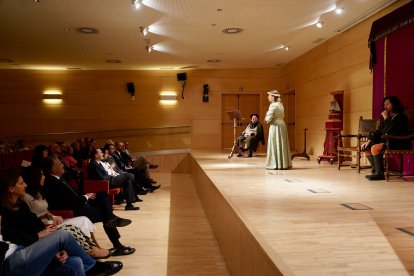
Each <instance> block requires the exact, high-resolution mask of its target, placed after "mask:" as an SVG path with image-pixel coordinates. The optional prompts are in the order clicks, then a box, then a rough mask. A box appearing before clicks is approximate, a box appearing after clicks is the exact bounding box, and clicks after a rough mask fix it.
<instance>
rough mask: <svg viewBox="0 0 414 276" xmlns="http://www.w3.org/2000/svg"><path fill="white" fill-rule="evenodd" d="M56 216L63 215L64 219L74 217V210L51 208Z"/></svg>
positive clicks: (51, 211)
mask: <svg viewBox="0 0 414 276" xmlns="http://www.w3.org/2000/svg"><path fill="white" fill-rule="evenodd" d="M49 212H50V213H52V214H53V215H55V216H61V217H62V218H64V219H67V218H73V217H74V215H73V211H72V210H49Z"/></svg>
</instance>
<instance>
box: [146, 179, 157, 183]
mask: <svg viewBox="0 0 414 276" xmlns="http://www.w3.org/2000/svg"><path fill="white" fill-rule="evenodd" d="M148 180H149V183H151V184H156V183H157V181H155V180H154V179H152V178H149V179H148Z"/></svg>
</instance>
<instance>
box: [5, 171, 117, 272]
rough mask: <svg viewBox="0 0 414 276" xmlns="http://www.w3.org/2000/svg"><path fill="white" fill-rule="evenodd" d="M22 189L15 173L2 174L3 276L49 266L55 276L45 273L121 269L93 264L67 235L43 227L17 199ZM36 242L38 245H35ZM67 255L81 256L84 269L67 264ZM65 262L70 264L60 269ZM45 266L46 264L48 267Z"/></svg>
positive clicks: (113, 270) (74, 263)
mask: <svg viewBox="0 0 414 276" xmlns="http://www.w3.org/2000/svg"><path fill="white" fill-rule="evenodd" d="M26 187H27V185H26V184H25V183H24V181H23V178H22V177H21V175H20V174H19V173H18V172H15V171H11V170H10V171H6V172H3V173H2V175H1V177H0V195H1V196H0V203H1V208H0V212H1V217H0V218H1V235H0V237H1V239H0V240H1V241H3V237H4V240H7V241H8V242H9V243H1V245H2V252H1V256H0V257H1V265H0V272H2V270H4V271H5V274H6V275H25V274H27V273H28V272H31V273H33V274H34V275H39V274H40V273H41V272H43V271H45V270H47V269H48V268H52V267H50V266H54V267H53V268H52V271H54V273H56V274H53V273H52V271H50V270H49V273H52V274H50V275H58V274H60V275H63V274H62V273H65V271H68V270H73V269H74V270H75V271H72V273H76V272H78V273H81V275H82V274H84V270H89V273H88V274H94V275H95V274H99V275H102V274H101V273H103V275H108V274H109V273H112V274H113V273H116V272H117V271H119V270H120V269H121V268H122V263H121V262H106V264H107V265H101V264H103V263H95V261H94V260H93V259H92V258H91V257H89V256H87V255H86V253H84V252H83V250H82V249H81V248H80V247H79V245H78V244H77V243H76V241H75V240H74V238H73V236H72V237H71V234H70V233H69V232H66V231H62V230H57V229H56V227H46V228H45V225H44V224H43V223H42V221H41V220H40V219H39V218H38V217H37V216H36V214H34V213H32V212H31V211H30V209H29V207H28V206H27V204H26V203H25V202H24V201H22V200H21V198H22V197H23V196H24V194H25V189H26ZM65 232H66V233H65ZM38 242H40V244H37V243H38ZM34 244H35V245H34ZM16 245H18V246H19V247H17V246H16ZM32 245H33V246H32ZM10 246H11V248H10ZM24 247H27V249H25V248H24ZM4 249H6V250H8V249H11V252H8V254H5V255H3V253H6V252H5V251H4ZM66 251H67V252H66ZM71 255H72V256H73V257H75V258H76V256H78V257H81V259H82V262H83V266H84V267H82V266H79V265H78V266H76V263H79V262H78V261H76V260H73V261H70V259H69V256H71ZM6 256H7V258H6ZM53 256H56V257H58V256H59V257H58V258H57V259H56V261H57V262H56V263H54V264H51V262H52V260H53ZM66 261H68V263H72V265H70V266H68V267H67V269H64V270H62V268H64V266H65V265H64V263H65V262H66ZM75 261H76V262H75ZM3 262H4V263H3ZM48 264H50V265H49V267H48ZM96 264H98V265H96ZM91 268H92V269H91ZM58 272H59V273H58ZM82 272H83V273H82ZM90 272H94V273H90ZM0 274H1V273H0ZM68 275H69V274H68Z"/></svg>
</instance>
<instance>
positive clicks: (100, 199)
mask: <svg viewBox="0 0 414 276" xmlns="http://www.w3.org/2000/svg"><path fill="white" fill-rule="evenodd" d="M44 173H45V175H46V179H45V185H44V194H45V197H46V200H47V202H48V203H49V209H51V210H72V211H73V212H74V214H75V216H86V217H88V218H89V219H90V220H91V221H92V222H94V223H95V222H103V228H104V230H105V233H106V234H107V236H108V238H109V240H110V241H111V242H112V244H113V246H114V249H113V250H112V252H113V254H112V255H114V256H120V255H129V254H132V253H134V252H135V249H134V248H131V247H127V246H124V245H122V244H121V242H120V241H119V238H120V237H121V236H120V234H119V232H118V229H117V228H116V227H124V226H127V225H129V224H130V223H131V220H129V219H123V218H120V217H117V216H115V215H114V213H113V211H112V203H111V199H110V198H109V195H108V193H107V192H105V191H101V192H98V193H96V194H94V193H88V194H85V195H80V194H78V193H77V192H76V191H75V190H74V189H73V188H72V187H71V186H70V185H69V184H68V183H67V182H65V181H64V179H62V178H61V177H62V175H63V174H64V173H65V170H64V168H63V164H62V162H61V161H60V160H59V158H58V157H57V156H56V155H52V156H49V157H48V158H47V159H46V160H45V162H44Z"/></svg>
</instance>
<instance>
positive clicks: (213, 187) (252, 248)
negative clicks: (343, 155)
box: [189, 151, 414, 275]
mask: <svg viewBox="0 0 414 276" xmlns="http://www.w3.org/2000/svg"><path fill="white" fill-rule="evenodd" d="M189 166H190V174H191V177H192V180H193V183H194V185H195V187H196V190H197V192H198V195H199V197H200V199H201V202H202V204H203V207H204V210H205V213H206V216H207V218H208V220H209V222H210V224H211V226H212V229H213V231H214V234H215V236H216V238H217V241H218V244H219V247H220V249H221V252H222V254H223V256H224V259H225V261H226V264H227V268H228V270H229V272H230V274H232V275H278V274H283V275H378V274H381V275H409V274H413V272H414V181H412V180H411V181H404V180H402V179H399V180H393V181H391V182H386V181H375V182H373V181H368V180H366V179H365V177H364V176H365V175H366V174H367V173H368V172H369V171H363V172H361V174H358V172H357V171H356V170H354V169H351V168H345V169H341V170H340V171H338V169H337V167H336V166H335V165H333V166H331V165H329V164H320V165H319V164H317V162H316V160H315V158H313V159H311V161H307V160H305V159H303V160H300V159H295V160H294V161H293V169H291V170H283V171H272V170H266V169H264V167H265V156H264V155H259V156H258V157H254V158H237V157H233V158H232V159H230V160H229V159H227V154H226V153H221V152H216V153H214V152H201V151H193V152H192V153H191V154H190V160H189Z"/></svg>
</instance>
